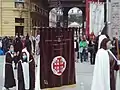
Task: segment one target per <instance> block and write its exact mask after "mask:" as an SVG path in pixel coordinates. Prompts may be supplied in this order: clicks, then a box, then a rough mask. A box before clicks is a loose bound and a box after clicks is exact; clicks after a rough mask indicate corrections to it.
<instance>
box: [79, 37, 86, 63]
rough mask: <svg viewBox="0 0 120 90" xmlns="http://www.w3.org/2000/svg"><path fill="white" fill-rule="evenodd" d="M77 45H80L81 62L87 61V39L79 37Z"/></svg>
mask: <svg viewBox="0 0 120 90" xmlns="http://www.w3.org/2000/svg"><path fill="white" fill-rule="evenodd" d="M79 47H80V57H81V62H83V59H84V61H87V41H86V39H85V38H83V39H81V41H80V43H79Z"/></svg>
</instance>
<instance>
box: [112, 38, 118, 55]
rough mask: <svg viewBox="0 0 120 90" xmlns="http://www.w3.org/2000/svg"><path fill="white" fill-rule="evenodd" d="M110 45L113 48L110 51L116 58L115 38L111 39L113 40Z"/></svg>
mask: <svg viewBox="0 0 120 90" xmlns="http://www.w3.org/2000/svg"><path fill="white" fill-rule="evenodd" d="M112 45H113V46H114V47H113V48H112V49H111V51H112V53H113V54H114V55H115V56H116V57H117V41H116V38H115V37H113V40H112Z"/></svg>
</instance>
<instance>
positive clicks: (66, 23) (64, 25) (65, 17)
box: [63, 8, 69, 27]
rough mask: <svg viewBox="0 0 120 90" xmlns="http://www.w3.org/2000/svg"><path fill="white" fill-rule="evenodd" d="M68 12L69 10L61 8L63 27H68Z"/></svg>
mask: <svg viewBox="0 0 120 90" xmlns="http://www.w3.org/2000/svg"><path fill="white" fill-rule="evenodd" d="M68 11H69V8H63V27H68Z"/></svg>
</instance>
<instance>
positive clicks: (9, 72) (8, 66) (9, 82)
mask: <svg viewBox="0 0 120 90" xmlns="http://www.w3.org/2000/svg"><path fill="white" fill-rule="evenodd" d="M12 61H13V58H12V56H11V54H10V53H9V52H8V53H7V54H6V58H5V82H4V87H5V88H12V87H14V86H16V84H15V78H14V73H13V66H12Z"/></svg>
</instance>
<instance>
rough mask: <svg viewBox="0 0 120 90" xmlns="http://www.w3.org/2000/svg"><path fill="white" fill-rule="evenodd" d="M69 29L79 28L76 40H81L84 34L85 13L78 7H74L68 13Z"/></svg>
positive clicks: (75, 34)
mask: <svg viewBox="0 0 120 90" xmlns="http://www.w3.org/2000/svg"><path fill="white" fill-rule="evenodd" d="M68 27H77V28H79V29H78V30H77V31H75V33H74V36H75V38H79V37H80V36H82V34H83V12H82V10H81V9H79V8H77V7H73V8H71V9H70V10H69V11H68Z"/></svg>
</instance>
